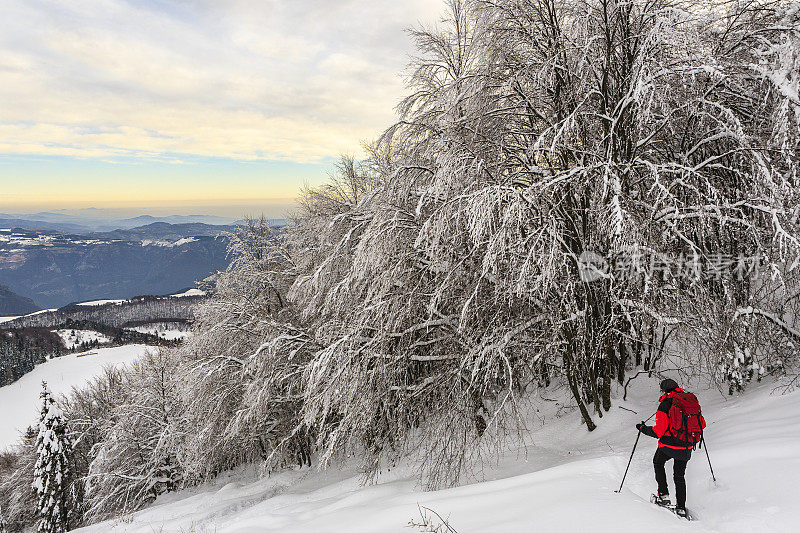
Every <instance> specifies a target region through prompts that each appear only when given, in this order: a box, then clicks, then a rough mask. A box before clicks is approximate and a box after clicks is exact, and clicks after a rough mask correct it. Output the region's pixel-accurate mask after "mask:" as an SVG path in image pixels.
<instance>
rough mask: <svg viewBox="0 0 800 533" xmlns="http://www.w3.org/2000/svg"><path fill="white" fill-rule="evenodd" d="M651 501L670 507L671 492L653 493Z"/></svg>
mask: <svg viewBox="0 0 800 533" xmlns="http://www.w3.org/2000/svg"><path fill="white" fill-rule="evenodd" d="M650 503H654V504H656V505H658V506H659V507H670V506H672V502H671V501H670V500H669V494H658V493H656V494H651V495H650Z"/></svg>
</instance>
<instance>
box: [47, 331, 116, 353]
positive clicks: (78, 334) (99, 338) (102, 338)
mask: <svg viewBox="0 0 800 533" xmlns="http://www.w3.org/2000/svg"><path fill="white" fill-rule="evenodd" d="M55 333H56V334H57V335H58V336H59V337H61V340H62V342H63V343H64V346H65V347H66V348H67V350H72V349H73V348H77V347H78V346H80V345H81V344H87V343H90V342H96V343H98V344H108V343H110V342H111V341H112V339H111V337H109V336H108V335H104V334H102V333H100V332H98V331H94V330H90V329H58V330H56V332H55Z"/></svg>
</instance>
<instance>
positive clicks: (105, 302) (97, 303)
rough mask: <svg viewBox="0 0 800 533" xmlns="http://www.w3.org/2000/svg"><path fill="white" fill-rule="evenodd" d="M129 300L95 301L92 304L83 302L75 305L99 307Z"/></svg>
mask: <svg viewBox="0 0 800 533" xmlns="http://www.w3.org/2000/svg"><path fill="white" fill-rule="evenodd" d="M125 301H127V300H93V301H91V302H81V303H79V304H75V305H86V306H98V305H106V304H121V303H122V302H125Z"/></svg>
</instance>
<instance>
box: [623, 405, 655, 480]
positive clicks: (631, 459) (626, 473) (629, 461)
mask: <svg viewBox="0 0 800 533" xmlns="http://www.w3.org/2000/svg"><path fill="white" fill-rule="evenodd" d="M654 416H656V414H655V413H653V414H652V415H651V416H650V418H653V417H654ZM650 418H648V419H647V420H645V421H644V422H642V424H646V423H647V422H649V421H650ZM641 436H642V432H641V431H637V432H636V441H635V442H634V443H633V450H631V457H630V459H628V466H626V467H625V474H623V476H622V482H621V483H620V484H619V490H615V491H614V492H617V493H619V492H622V485H624V484H625V478H626V477H628V469H629V468H630V467H631V461H633V454H634V453H636V446H637V445H638V444H639V437H641Z"/></svg>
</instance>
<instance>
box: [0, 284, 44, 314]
mask: <svg viewBox="0 0 800 533" xmlns="http://www.w3.org/2000/svg"><path fill="white" fill-rule="evenodd" d="M38 310H39V306H37V305H36V303H35V302H34V301H33V300H31V299H30V298H25V297H24V296H20V295H19V294H17V293H15V292H13V291H12V290H11V289H9V288H8V287H6V286H5V285H0V316H19V315H27V314H28V313H33V312H34V311H38Z"/></svg>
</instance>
